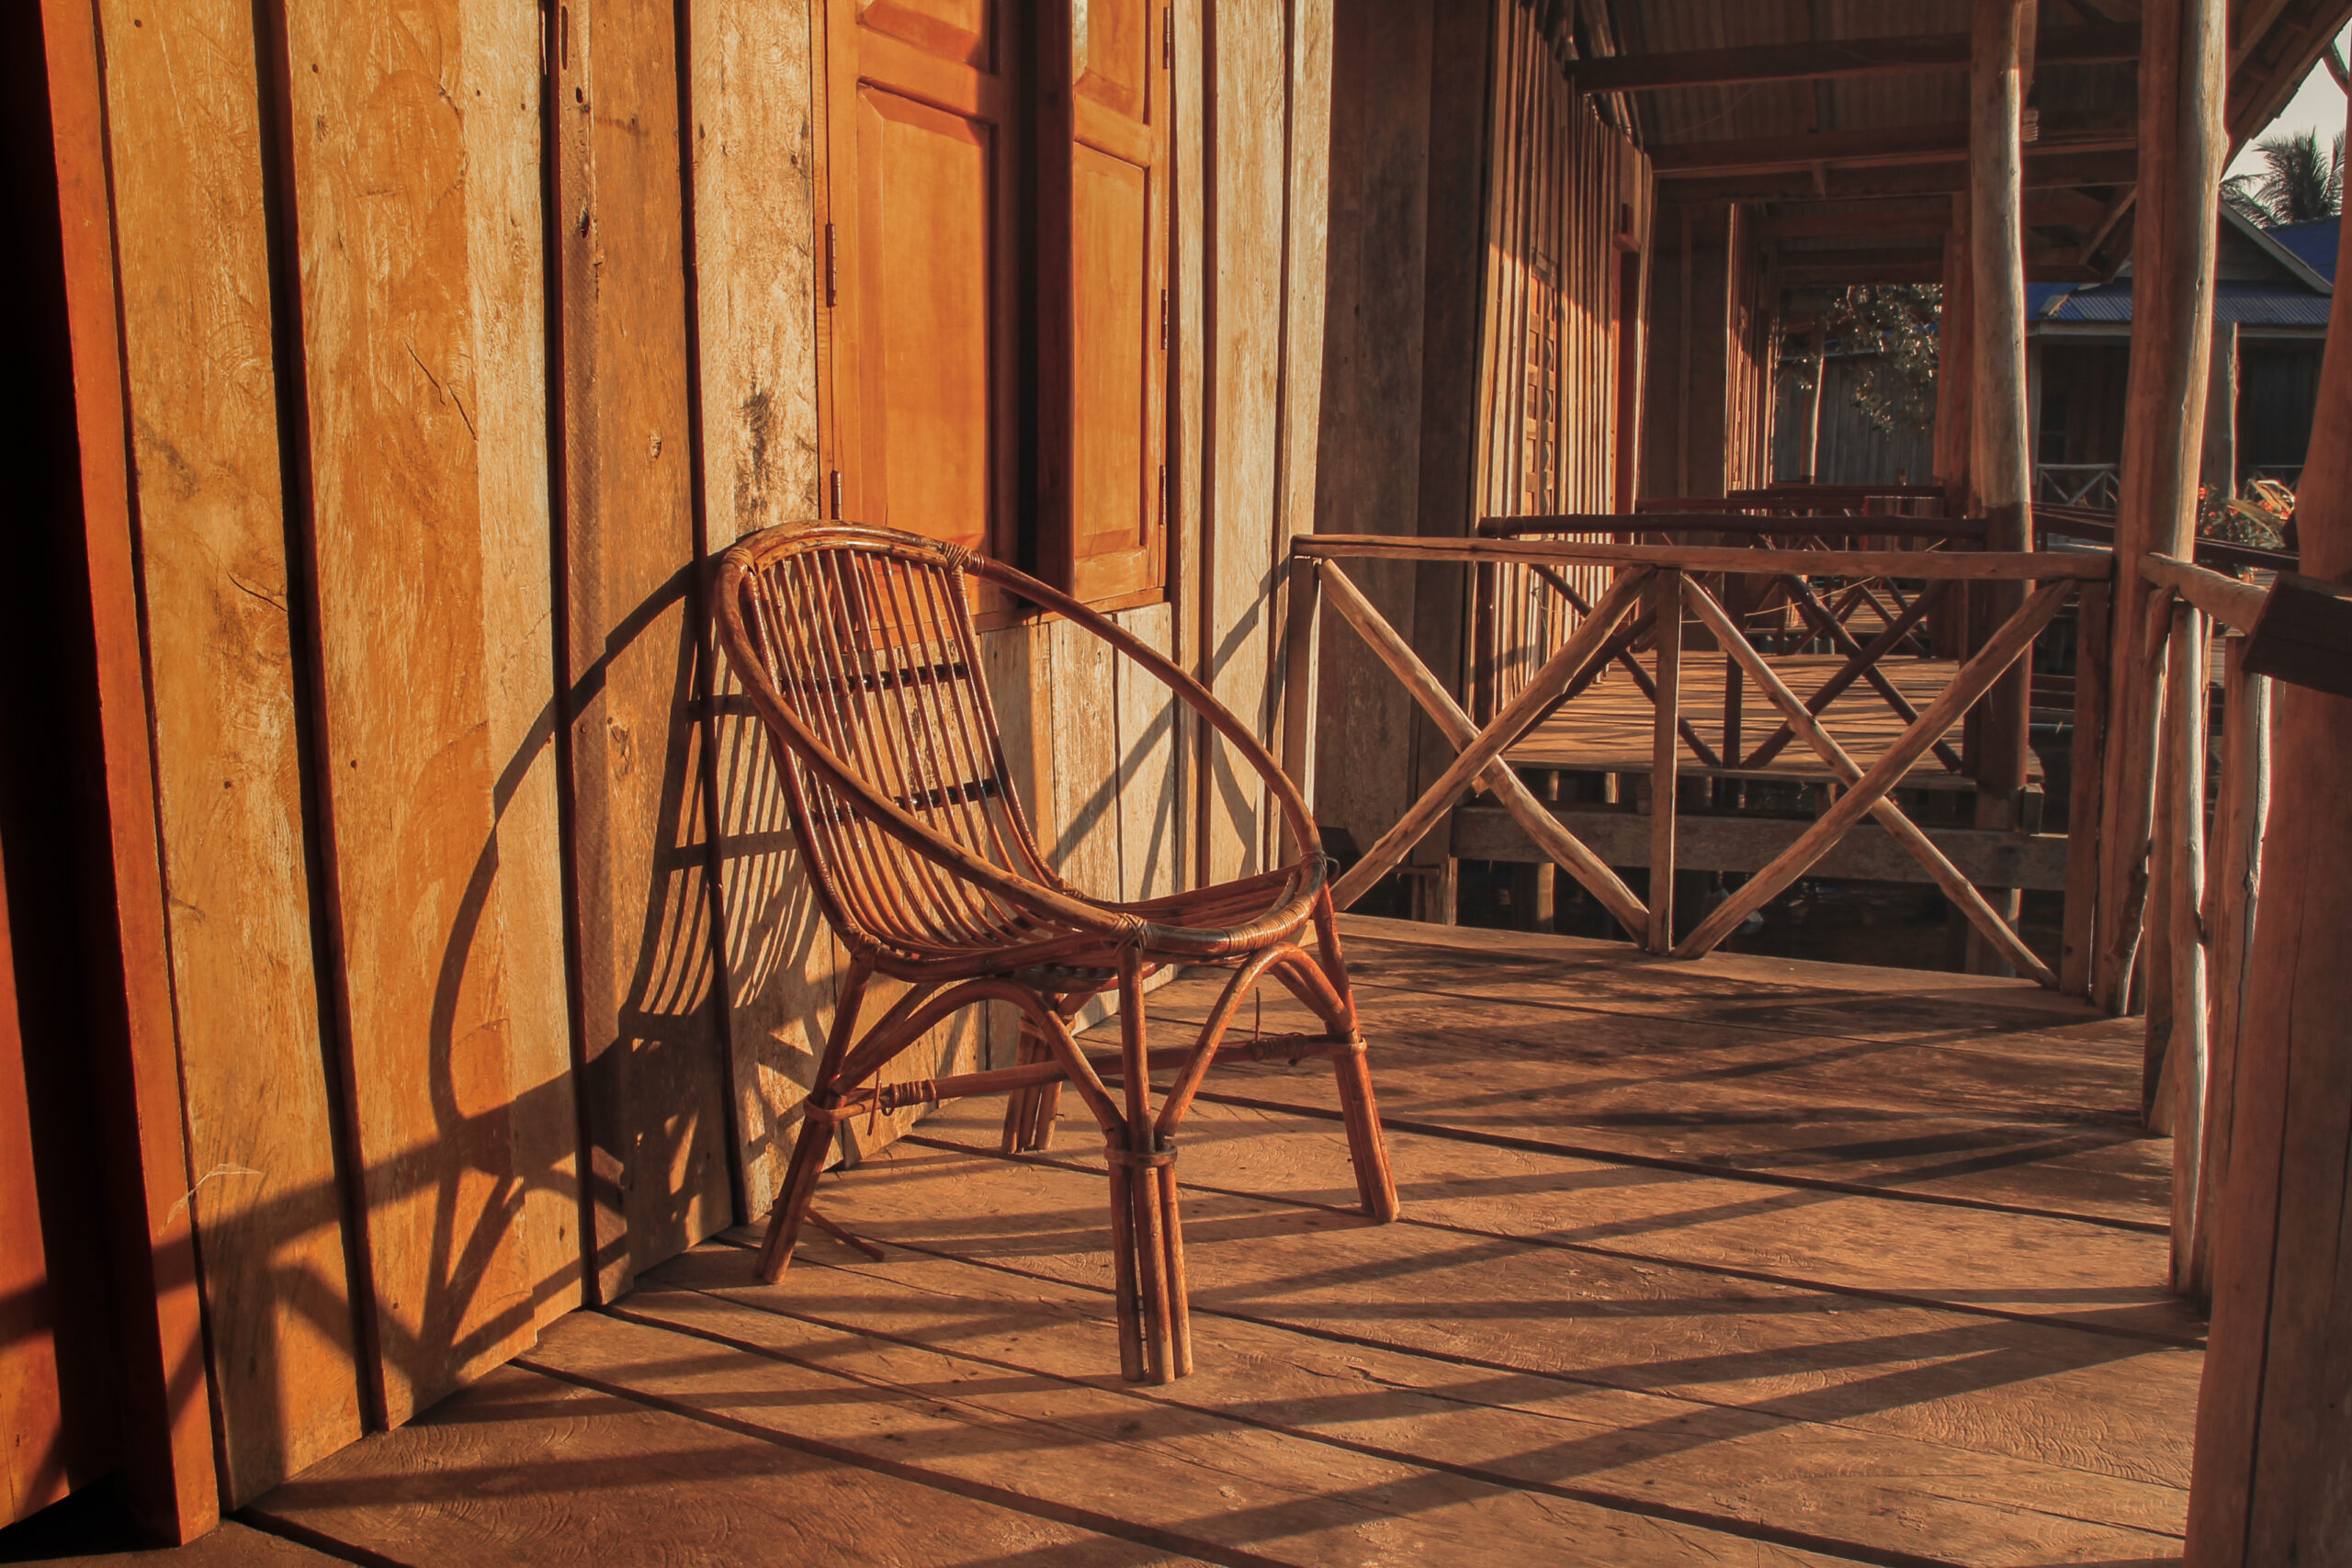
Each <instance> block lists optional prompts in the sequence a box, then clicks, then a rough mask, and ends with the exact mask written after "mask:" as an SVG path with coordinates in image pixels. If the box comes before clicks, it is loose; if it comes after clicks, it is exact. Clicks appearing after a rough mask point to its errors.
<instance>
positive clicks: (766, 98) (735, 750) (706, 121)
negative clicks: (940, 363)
mask: <svg viewBox="0 0 2352 1568" xmlns="http://www.w3.org/2000/svg"><path fill="white" fill-rule="evenodd" d="M691 23H692V28H693V31H692V41H693V51H692V53H693V58H692V61H691V70H692V73H693V84H692V86H693V99H694V104H695V118H694V124H693V125H692V127H691V128H690V131H691V140H692V144H693V161H694V182H695V183H694V197H695V234H694V242H695V276H696V278H697V279H698V284H697V288H696V290H695V301H696V308H697V321H698V324H699V326H700V329H701V352H700V355H699V363H700V367H701V372H702V387H701V390H702V415H703V470H702V473H701V475H700V476H699V483H700V485H701V487H702V496H703V512H704V515H705V517H706V518H707V520H708V526H709V530H710V533H711V538H710V540H709V541H708V543H709V547H710V548H712V549H717V548H718V547H720V546H722V545H724V544H725V543H727V542H728V541H729V540H732V539H735V538H740V537H741V536H743V535H745V534H749V533H752V532H755V531H756V530H758V529H761V528H766V527H773V526H775V525H779V524H784V523H789V522H793V521H796V520H797V519H800V518H804V517H811V516H814V515H816V514H817V513H818V512H819V511H820V493H819V463H818V455H817V412H818V411H817V359H818V354H817V339H816V318H817V306H818V299H817V292H816V288H817V262H816V243H817V220H816V213H815V200H816V191H817V181H816V174H817V145H818V138H817V134H816V132H817V127H818V125H819V123H820V120H819V116H818V110H817V102H816V86H817V83H818V82H819V81H820V79H821V72H820V60H819V57H818V54H817V50H818V46H819V45H818V39H819V29H818V28H817V25H816V16H815V7H814V6H811V5H810V4H809V0H788V3H786V4H781V5H765V4H753V3H752V0H720V3H718V4H708V5H697V6H695V7H694V8H693V11H692V16H691ZM713 674H714V677H715V683H716V686H717V691H718V700H717V702H716V704H715V711H714V714H713V716H712V737H713V739H712V746H713V767H714V769H715V771H716V775H717V777H716V790H717V796H718V840H719V872H718V875H719V884H720V893H721V897H722V907H723V909H724V914H725V930H724V932H723V942H724V951H725V964H724V974H725V976H726V991H725V1005H726V1006H727V1008H728V1010H729V1012H728V1029H727V1038H728V1042H729V1056H730V1062H729V1075H730V1078H731V1081H732V1085H733V1093H734V1124H735V1126H736V1128H737V1130H738V1134H737V1139H736V1146H735V1161H736V1181H737V1183H738V1184H739V1186H740V1187H741V1190H742V1192H743V1195H744V1201H745V1204H746V1210H747V1217H757V1216H758V1215H761V1214H763V1213H766V1211H767V1209H768V1206H769V1204H770V1203H771V1202H772V1201H774V1199H775V1183H776V1180H777V1179H778V1178H779V1177H780V1176H781V1175H782V1171H783V1166H782V1163H781V1162H782V1160H783V1159H784V1157H785V1156H786V1155H788V1154H789V1152H790V1150H791V1143H792V1138H793V1135H794V1134H795V1132H796V1131H797V1108H798V1106H799V1104H800V1102H801V1100H803V1099H804V1098H805V1097H806V1096H807V1094H808V1091H809V1085H810V1083H811V1081H812V1080H813V1078H814V1077H815V1075H816V1070H817V1056H818V1053H819V1052H820V1050H821V1049H822V1048H823V1044H824V1031H825V1028H826V1026H827V1025H828V1024H829V1023H830V1022H831V1011H832V1007H833V1002H834V998H835V976H837V975H838V973H839V971H840V969H841V966H842V964H843V963H844V962H845V961H846V955H845V953H843V952H842V949H841V947H840V944H839V943H838V942H835V941H834V940H833V937H832V933H831V931H828V930H827V929H826V928H825V924H824V919H823V916H822V915H821V914H820V911H819V910H818V908H817V904H816V900H815V898H814V897H813V896H812V895H811V893H810V891H809V885H808V883H807V881H806V879H805V878H804V877H803V875H802V874H801V870H800V863H799V857H798V855H797V852H795V850H794V849H793V847H792V842H791V824H790V822H789V821H788V819H787V812H786V806H785V801H784V795H783V792H782V785H781V783H780V781H779V779H778V777H777V775H776V773H775V759H774V757H773V756H772V755H771V753H770V751H769V750H768V742H767V737H766V733H765V731H764V730H763V728H761V726H760V724H759V721H758V720H757V719H756V718H755V717H753V716H752V714H751V710H750V708H749V707H748V705H744V704H743V703H742V701H741V692H742V686H741V682H739V681H738V680H736V678H735V675H734V672H733V671H730V670H728V669H726V668H725V661H724V660H720V665H719V667H718V669H716V670H715V671H713Z"/></svg>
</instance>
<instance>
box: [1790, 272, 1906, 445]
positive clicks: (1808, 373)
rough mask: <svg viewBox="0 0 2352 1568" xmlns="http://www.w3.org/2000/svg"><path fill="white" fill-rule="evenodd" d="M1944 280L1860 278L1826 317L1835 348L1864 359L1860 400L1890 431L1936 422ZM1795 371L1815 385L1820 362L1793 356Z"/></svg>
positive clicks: (1802, 383)
mask: <svg viewBox="0 0 2352 1568" xmlns="http://www.w3.org/2000/svg"><path fill="white" fill-rule="evenodd" d="M1943 299H1944V291H1943V288H1942V286H1940V285H1939V284H1933V283H1927V284H1917V283H1857V284H1852V285H1849V287H1848V288H1844V289H1842V290H1840V291H1839V292H1838V294H1837V295H1836V296H1834V297H1833V298H1832V299H1830V301H1829V304H1828V307H1827V309H1826V310H1825V311H1824V313H1823V316H1822V330H1823V331H1824V332H1825V333H1826V334H1827V339H1828V351H1829V353H1830V354H1832V355H1837V356H1838V357H1840V358H1844V357H1848V356H1852V357H1853V358H1855V359H1856V360H1857V362H1858V374H1857V375H1856V377H1855V382H1854V406H1855V407H1856V408H1858V409H1860V411H1861V412H1862V415H1863V417H1864V418H1866V419H1868V420H1869V421H1870V422H1871V424H1872V425H1874V426H1876V427H1877V428H1878V429H1879V430H1881V431H1883V432H1884V433H1885V434H1889V435H1893V434H1897V433H1898V432H1901V431H1914V432H1919V433H1923V434H1924V433H1925V432H1928V431H1930V430H1933V429H1934V428H1935V423H1936V327H1937V324H1938V322H1939V321H1941V320H1942V318H1943V309H1944V305H1943ZM1791 375H1792V379H1793V380H1794V381H1795V383H1796V385H1797V386H1798V387H1799V388H1800V389H1804V390H1805V391H1811V390H1812V389H1813V361H1812V360H1811V359H1810V358H1801V359H1798V360H1795V361H1793V362H1792V369H1791Z"/></svg>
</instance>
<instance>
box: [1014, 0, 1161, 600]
mask: <svg viewBox="0 0 2352 1568" xmlns="http://www.w3.org/2000/svg"><path fill="white" fill-rule="evenodd" d="M1041 10H1042V12H1043V13H1044V14H1043V16H1042V17H1041V28H1040V32H1041V36H1040V38H1039V40H1038V42H1039V62H1038V81H1039V85H1040V92H1039V95H1038V100H1037V101H1038V107H1039V123H1038V153H1039V172H1038V223H1037V237H1038V253H1037V301H1038V306H1037V316H1036V321H1037V349H1038V359H1037V366H1038V369H1037V382H1038V386H1037V390H1038V400H1037V426H1036V428H1037V441H1038V463H1037V477H1038V495H1037V502H1038V523H1039V528H1038V540H1037V565H1038V569H1039V571H1040V574H1041V575H1043V576H1045V577H1046V578H1047V579H1048V580H1049V581H1053V582H1055V583H1056V584H1057V585H1058V586H1060V587H1063V588H1065V589H1067V590H1068V591H1069V592H1071V593H1073V594H1075V595H1076V596H1078V597H1079V598H1080V599H1085V600H1089V601H1092V602H1095V603H1103V602H1105V601H1116V600H1121V599H1126V600H1136V599H1140V598H1143V597H1145V596H1147V595H1148V594H1151V593H1154V592H1158V591H1159V589H1160V588H1161V587H1162V586H1163V585H1164V581H1165V572H1166V561H1167V542H1166V541H1167V513H1168V484H1167V469H1166V466H1165V465H1166V457H1167V445H1168V443H1167V423H1168V409H1167V385H1168V376H1167V366H1168V346H1167V341H1168V333H1169V332H1170V330H1171V328H1170V323H1169V320H1168V315H1167V311H1168V310H1169V302H1168V211H1169V192H1168V186H1169V180H1168V166H1169V162H1168V120H1169V108H1170V71H1169V66H1170V59H1169V56H1170V52H1171V51H1170V35H1169V30H1168V27H1169V24H1168V13H1167V7H1166V6H1164V5H1163V4H1162V3H1161V0H1051V3H1050V4H1049V5H1047V6H1044V7H1041ZM1062 84H1068V90H1067V91H1060V90H1057V88H1058V87H1059V85H1062Z"/></svg>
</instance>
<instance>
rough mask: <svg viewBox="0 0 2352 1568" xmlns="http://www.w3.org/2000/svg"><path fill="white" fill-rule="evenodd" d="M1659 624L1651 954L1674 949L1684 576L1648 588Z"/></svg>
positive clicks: (1665, 574)
mask: <svg viewBox="0 0 2352 1568" xmlns="http://www.w3.org/2000/svg"><path fill="white" fill-rule="evenodd" d="M1650 592H1651V599H1650V604H1651V607H1652V610H1653V612H1654V613H1655V615H1656V616H1657V708H1656V711H1655V717H1654V721H1653V723H1652V724H1651V726H1650V940H1649V950H1650V951H1651V952H1652V953H1666V952H1668V951H1670V950H1672V948H1673V946H1674V816H1675V807H1676V805H1677V804H1678V802H1677V799H1676V796H1677V795H1678V794H1679V792H1678V791H1677V790H1676V789H1675V787H1674V781H1675V777H1676V763H1677V762H1678V761H1679V750H1680V748H1681V737H1680V736H1679V734H1678V733H1677V732H1676V727H1677V725H1678V724H1679V721H1680V719H1681V717H1682V574H1681V573H1680V572H1679V571H1661V572H1659V573H1658V574H1657V580H1656V581H1654V582H1653V583H1652V584H1651V587H1650Z"/></svg>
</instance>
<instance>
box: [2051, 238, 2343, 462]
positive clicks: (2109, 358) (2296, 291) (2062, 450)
mask: <svg viewBox="0 0 2352 1568" xmlns="http://www.w3.org/2000/svg"><path fill="white" fill-rule="evenodd" d="M2339 232H2340V225H2339V224H2338V222H2337V220H2335V219H2333V218H2327V219H2320V220H2313V221H2312V222H2308V223H2290V224H2287V225H2285V226H2283V227H2280V228H2277V229H2270V230H2265V229H2263V228H2261V227H2259V226H2258V225H2256V224H2255V223H2253V222H2251V221H2249V220H2247V219H2245V217H2244V216H2242V215H2241V214H2239V213H2237V212H2236V211H2234V210H2233V209H2229V208H2226V207H2225V208H2223V209H2222V232H2221V246H2220V251H2219V254H2218V266H2219V272H2220V276H2219V279H2218V283H2217V286H2216V288H2215V299H2214V323H2213V354H2214V369H2215V370H2216V372H2217V374H2216V375H2215V376H2214V377H2213V378H2212V380H2211V400H2210V401H2209V403H2208V405H2207V413H2206V434H2205V460H2204V478H2205V482H2207V483H2209V484H2213V483H2221V482H2226V483H2228V485H2229V486H2230V487H2231V490H2232V492H2233V493H2238V492H2240V491H2242V490H2243V488H2244V486H2245V485H2246V484H2247V483H2249V482H2251V481H2252V480H2254V479H2263V478H2267V479H2281V480H2284V481H2285V482H2286V483H2287V484H2288V485H2290V486H2292V485H2293V484H2295V483H2296V481H2297V480H2298V479H2300V478H2301V474H2302V468H2303V457H2304V454H2305V452H2306V451H2307V450H2308V448H2309V447H2310V445H2311V434H2312V403H2313V401H2314V400H2315V399H2316V398H2317V396H2318V392H2319V363H2320V351H2321V347H2322V345H2323V344H2324V343H2325V341H2326V337H2327V310H2328V301H2329V299H2330V298H2331V297H2332V296H2333V295H2334V293H2335V250H2336V241H2337V237H2338V234H2339ZM2026 304H2027V312H2028V315H2029V316H2030V325H2029V326H2028V328H2027V333H2026V367H2027V375H2028V378H2029V386H2030V399H2031V402H2032V422H2033V423H2032V429H2033V434H2034V453H2033V458H2034V471H2035V482H2036V487H2037V488H2036V493H2037V497H2038V499H2040V500H2042V501H2053V502H2081V503H2083V504H2086V505H2091V506H2113V505H2114V504H2115V466H2116V464H2117V462H2118V461H2119V460H2120V458H2121V457H2122V455H2123V391H2124V385H2125V382H2126V380H2127V378H2128V375H2129V371H2130V367H2131V266H2130V264H2128V263H2127V264H2126V265H2124V267H2123V269H2122V271H2121V272H2120V275H2119V276H2117V277H2116V278H2115V279H2114V280H2113V281H2112V282H2109V283H2097V284H2065V283H2032V284H2028V285H2027V286H2026ZM2220 372H2226V373H2220Z"/></svg>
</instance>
